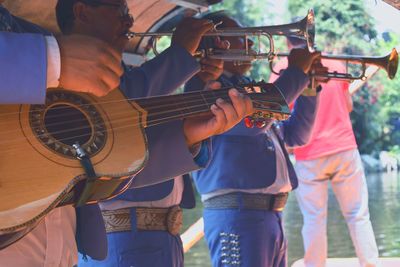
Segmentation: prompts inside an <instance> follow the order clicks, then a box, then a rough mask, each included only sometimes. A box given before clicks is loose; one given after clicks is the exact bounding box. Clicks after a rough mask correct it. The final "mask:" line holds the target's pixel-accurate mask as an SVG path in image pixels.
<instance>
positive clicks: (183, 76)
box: [121, 45, 200, 98]
mask: <svg viewBox="0 0 400 267" xmlns="http://www.w3.org/2000/svg"><path fill="white" fill-rule="evenodd" d="M198 71H200V65H199V63H198V62H197V61H196V60H195V58H194V57H192V56H191V55H190V54H189V53H188V52H187V51H186V49H184V48H183V47H181V46H179V45H172V46H171V47H169V48H168V49H166V50H165V51H163V52H162V53H161V54H160V55H158V56H157V57H155V58H154V59H152V60H149V61H147V62H146V63H144V64H143V65H141V66H140V67H135V68H131V69H127V68H126V70H125V73H124V75H123V76H122V79H121V89H122V91H123V92H124V93H125V95H126V96H127V97H128V98H137V97H146V96H154V95H164V94H170V93H172V92H173V91H174V90H176V89H177V88H178V87H179V86H180V85H182V84H183V83H184V82H185V81H186V80H188V79H189V78H190V77H192V76H193V75H194V74H196V73H197V72H198Z"/></svg>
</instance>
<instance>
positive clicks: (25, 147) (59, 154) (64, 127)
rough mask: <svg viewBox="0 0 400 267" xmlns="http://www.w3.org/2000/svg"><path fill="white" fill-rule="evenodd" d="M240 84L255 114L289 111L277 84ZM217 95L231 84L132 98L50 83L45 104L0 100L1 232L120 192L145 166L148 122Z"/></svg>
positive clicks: (191, 111) (195, 110) (199, 108)
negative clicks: (98, 94) (56, 210)
mask: <svg viewBox="0 0 400 267" xmlns="http://www.w3.org/2000/svg"><path fill="white" fill-rule="evenodd" d="M238 89H239V90H240V91H241V92H244V93H246V94H247V93H249V94H248V95H249V97H250V98H251V99H252V101H253V105H254V107H255V110H256V111H257V112H256V116H255V119H256V120H260V119H270V118H275V119H286V118H287V117H288V115H289V108H288V106H287V103H286V101H285V99H284V97H283V95H282V93H281V92H280V90H279V89H278V88H276V87H275V86H274V85H272V84H267V83H264V82H261V83H252V84H246V85H243V86H240V87H238ZM217 98H223V99H225V100H226V101H229V96H228V88H225V89H224V88H223V89H221V90H213V91H199V92H191V93H185V94H178V95H168V96H158V97H149V98H142V99H134V100H127V99H126V98H125V96H124V95H123V94H122V92H121V91H120V90H114V91H113V92H111V93H110V94H108V95H107V96H105V97H101V98H97V97H95V96H92V95H89V94H80V93H73V92H70V91H65V90H61V89H54V90H48V93H47V96H46V103H45V104H44V105H0V118H1V119H0V124H1V127H0V151H1V154H0V166H1V167H0V168H1V176H0V235H3V237H5V239H7V238H6V237H7V236H8V234H12V233H16V232H20V233H23V234H25V233H27V232H29V230H30V229H32V228H33V227H34V226H35V225H36V224H37V223H38V222H39V220H40V219H42V218H43V217H44V216H45V215H46V214H47V213H49V212H50V211H51V210H52V209H54V208H56V207H58V206H62V205H68V204H74V205H76V204H78V205H83V204H86V203H96V202H98V201H100V200H106V199H109V198H111V197H113V196H116V195H117V194H120V193H121V192H123V191H124V190H125V189H126V188H127V187H128V186H129V184H130V182H131V181H132V177H134V175H135V174H137V173H138V172H139V171H140V170H141V169H142V168H143V167H144V165H145V164H146V160H147V158H148V151H147V148H146V146H147V140H146V136H145V134H144V128H145V127H150V126H153V125H157V124H160V123H166V122H170V121H173V120H178V119H182V118H185V117H190V116H195V115H199V114H202V113H206V112H209V109H210V106H211V105H212V104H213V103H215V100H216V99H217ZM83 158H85V162H86V163H85V162H84V161H83ZM85 164H86V167H83V166H85ZM90 173H91V174H90ZM23 234H21V235H23ZM13 239H15V238H13ZM2 241H4V240H1V237H0V243H1V244H0V247H2V246H3V247H4V246H5V244H6V243H7V242H6V243H4V242H2ZM8 243H10V242H8ZM7 245H8V244H7Z"/></svg>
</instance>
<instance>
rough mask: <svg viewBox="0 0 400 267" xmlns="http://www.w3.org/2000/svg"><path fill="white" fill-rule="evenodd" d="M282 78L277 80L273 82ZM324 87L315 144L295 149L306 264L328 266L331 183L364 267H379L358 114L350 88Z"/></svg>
mask: <svg viewBox="0 0 400 267" xmlns="http://www.w3.org/2000/svg"><path fill="white" fill-rule="evenodd" d="M304 45H305V44H304V42H303V41H300V39H298V38H295V37H289V38H288V46H289V49H292V48H295V47H296V48H297V47H299V46H304ZM285 64H286V62H285V61H283V60H281V61H280V62H278V63H277V64H276V65H275V68H274V69H275V70H279V69H283V68H285ZM322 64H323V65H324V66H326V67H328V69H329V71H335V70H336V71H340V72H343V71H344V70H345V66H343V65H342V64H341V63H340V62H338V61H333V60H323V61H322ZM276 77H277V76H276V75H271V77H270V82H272V81H273V80H275V79H276ZM321 85H322V88H323V89H322V91H321V93H320V105H319V109H318V112H317V117H316V121H315V124H314V128H313V130H312V134H311V139H310V141H309V143H308V144H306V145H304V146H301V147H296V148H294V149H293V153H294V155H295V158H296V164H295V171H296V173H297V176H298V179H299V187H298V188H297V190H296V197H297V200H298V203H299V206H300V209H301V212H302V214H303V229H302V236H303V243H304V251H305V254H304V264H305V266H307V267H314V266H315V267H321V266H325V264H326V258H327V251H328V248H327V247H328V245H327V212H328V209H327V207H328V183H331V186H332V189H333V192H334V194H335V196H336V199H337V200H338V203H339V206H340V209H341V212H342V214H343V216H344V218H345V220H346V223H347V226H348V228H349V232H350V236H351V239H352V241H353V245H354V247H355V251H356V254H357V257H358V259H359V262H360V265H361V266H371V267H372V266H379V265H378V264H379V263H378V248H377V245H376V241H375V237H374V232H373V229H372V225H371V221H370V216H369V209H368V191H367V184H366V180H365V174H364V169H363V166H362V163H361V158H360V154H359V152H358V149H357V143H356V140H355V137H354V133H353V128H352V125H351V121H350V117H349V113H350V112H351V111H352V108H353V102H352V99H351V95H350V93H349V91H348V87H349V84H348V82H345V81H339V80H330V81H329V82H327V83H324V84H321Z"/></svg>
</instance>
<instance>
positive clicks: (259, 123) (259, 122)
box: [255, 120, 267, 129]
mask: <svg viewBox="0 0 400 267" xmlns="http://www.w3.org/2000/svg"><path fill="white" fill-rule="evenodd" d="M255 125H256V127H257V128H259V129H261V128H264V127H265V125H267V122H266V121H265V120H257V121H256V122H255Z"/></svg>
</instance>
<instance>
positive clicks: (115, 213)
mask: <svg viewBox="0 0 400 267" xmlns="http://www.w3.org/2000/svg"><path fill="white" fill-rule="evenodd" d="M132 212H135V215H136V229H137V230H141V231H168V232H169V233H170V234H172V235H177V234H179V232H180V230H181V228H182V221H183V217H182V209H181V208H180V207H179V206H173V207H171V208H131V209H129V208H128V209H118V210H103V211H102V212H101V213H102V215H103V220H104V224H105V226H106V232H107V233H114V232H126V231H131V230H132V224H131V213H132Z"/></svg>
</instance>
